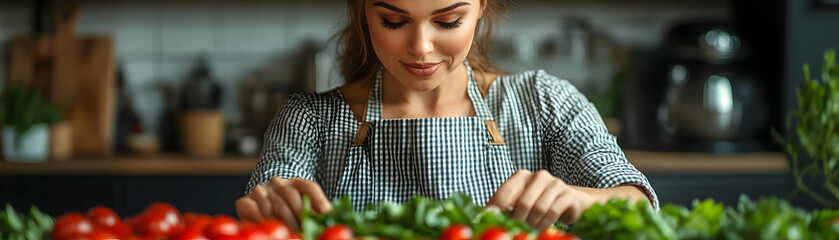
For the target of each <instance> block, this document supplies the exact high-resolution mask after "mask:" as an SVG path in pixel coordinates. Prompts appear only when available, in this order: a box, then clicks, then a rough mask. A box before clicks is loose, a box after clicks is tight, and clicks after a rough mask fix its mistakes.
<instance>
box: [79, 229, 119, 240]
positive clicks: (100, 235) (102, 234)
mask: <svg viewBox="0 0 839 240" xmlns="http://www.w3.org/2000/svg"><path fill="white" fill-rule="evenodd" d="M85 239H86V240H113V239H119V237H117V235H116V234H114V233H112V232H111V231H108V230H107V229H104V228H94V230H93V232H91V233H90V234H88V235H87V237H86V238H85Z"/></svg>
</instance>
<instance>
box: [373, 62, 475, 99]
mask: <svg viewBox="0 0 839 240" xmlns="http://www.w3.org/2000/svg"><path fill="white" fill-rule="evenodd" d="M468 84H469V81H468V75H467V72H466V67H465V66H464V65H463V64H461V65H460V66H458V67H457V68H456V69H455V70H454V71H452V72H451V73H450V74H449V75H448V76H446V78H445V79H444V80H443V82H442V83H440V85H438V86H437V87H435V88H433V89H431V90H428V91H416V90H413V89H410V88H408V87H406V86H405V85H404V84H402V83H400V82H399V81H398V80H396V79H395V77H394V76H393V75H392V74H390V72H388V71H384V72H383V73H382V104H383V105H390V106H410V107H412V108H414V109H425V110H431V109H436V108H438V106H442V105H446V104H448V103H452V102H456V101H462V100H464V99H466V100H469V95H468V94H467V91H466V89H467V88H468V86H469V85H468Z"/></svg>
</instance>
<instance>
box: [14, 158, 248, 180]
mask: <svg viewBox="0 0 839 240" xmlns="http://www.w3.org/2000/svg"><path fill="white" fill-rule="evenodd" d="M258 159H259V158H258V157H255V156H254V157H245V156H223V157H212V158H201V157H192V156H184V155H161V156H154V157H131V156H118V157H114V158H106V159H96V158H80V159H70V160H66V161H47V162H44V163H12V162H6V161H0V176H4V175H5V176H13V175H45V176H46V175H55V176H57V175H67V176H94V175H104V176H112V175H250V174H251V171H253V167H254V166H255V165H256V162H257V160H258Z"/></svg>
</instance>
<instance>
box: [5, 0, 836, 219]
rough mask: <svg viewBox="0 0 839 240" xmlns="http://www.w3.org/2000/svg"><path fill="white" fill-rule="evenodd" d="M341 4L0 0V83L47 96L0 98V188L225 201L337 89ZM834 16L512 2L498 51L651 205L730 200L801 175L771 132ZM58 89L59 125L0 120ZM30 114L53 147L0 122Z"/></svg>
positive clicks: (76, 201)
mask: <svg viewBox="0 0 839 240" xmlns="http://www.w3.org/2000/svg"><path fill="white" fill-rule="evenodd" d="M345 10H346V8H345V3H344V2H343V1H336V0H315V1H289V0H280V1H278V0H247V1H232V0H212V1H191V0H174V1H159V0H154V1H139V0H138V1H129V0H117V1H101V0H91V1H74V2H70V1H45V0H39V1H7V0H0V89H3V90H4V92H6V93H7V94H6V95H9V96H10V95H11V94H14V93H15V92H25V91H24V90H20V89H19V88H18V87H16V86H19V85H20V84H24V83H25V84H26V85H27V86H33V87H34V88H35V89H37V90H38V91H39V92H40V93H41V94H42V95H43V99H44V102H45V103H44V104H42V105H37V106H33V105H26V104H20V105H21V107H18V108H16V109H14V110H8V109H7V110H4V111H5V114H6V116H4V119H5V121H6V122H7V123H5V125H6V127H4V139H3V140H2V144H3V145H4V147H3V151H4V155H3V158H4V159H5V161H0V202H9V203H12V204H13V205H14V206H15V207H17V208H21V207H25V206H28V205H30V204H34V205H37V206H39V207H40V208H42V209H43V210H44V211H46V212H48V213H51V214H60V213H62V212H66V211H84V210H86V209H88V208H90V207H92V206H95V205H107V206H110V207H112V208H113V209H114V210H116V211H117V212H118V213H120V214H121V215H125V214H134V213H137V212H139V211H141V210H142V208H143V207H145V206H147V205H148V204H149V203H151V202H154V201H165V202H169V203H172V204H174V205H175V206H176V207H178V208H179V209H181V210H182V211H195V212H204V213H225V214H230V215H234V216H235V211H234V208H233V201H234V200H235V199H236V198H238V197H240V196H241V195H242V194H243V192H244V189H245V184H246V182H247V180H248V178H249V175H250V172H251V170H252V169H253V166H254V165H255V163H256V161H257V160H258V155H259V153H260V151H261V144H262V134H263V133H264V131H265V127H266V126H267V125H268V123H269V121H270V120H271V119H272V118H273V116H274V114H275V113H276V111H277V109H278V107H281V104H282V102H283V101H284V100H285V98H286V97H287V96H288V94H290V93H292V92H299V91H306V92H324V91H328V90H331V89H333V88H335V87H337V86H340V85H341V84H342V82H343V80H342V79H341V78H340V76H339V74H338V72H337V69H336V66H337V65H336V64H335V63H336V62H335V61H334V59H335V57H336V52H335V39H334V38H333V36H334V33H336V32H337V31H339V30H340V29H341V28H342V27H343V24H344V22H345V19H344V18H345ZM837 22H839V3H837V2H836V1H833V0H769V1H758V0H675V1H674V0H634V1H620V0H588V1H583V0H562V1H548V0H518V1H513V2H510V4H509V9H508V12H507V14H506V15H505V16H504V20H503V22H502V23H501V24H499V26H498V28H497V30H496V31H495V39H494V44H493V48H492V51H491V56H492V57H493V59H494V60H495V61H496V63H498V64H499V65H500V66H501V67H502V68H504V69H505V70H507V71H509V72H512V73H518V72H521V71H525V70H531V69H545V70H546V71H547V72H549V73H551V74H553V75H556V76H559V77H561V78H565V79H567V80H569V81H571V82H572V83H573V84H574V85H575V86H576V87H577V88H578V89H580V90H581V91H582V92H583V93H584V94H586V96H587V97H588V98H589V100H591V101H592V102H594V103H595V105H596V106H597V108H598V109H599V110H600V111H601V115H603V117H604V120H605V122H606V124H607V126H608V127H609V130H610V131H611V132H612V133H613V134H615V135H616V136H617V137H618V141H619V143H620V145H621V146H622V147H623V148H624V150H625V151H626V154H627V157H628V158H629V160H630V161H631V162H632V163H633V164H635V165H636V167H638V168H639V169H640V170H641V171H643V172H644V173H645V174H647V176H648V177H649V178H650V180H651V182H652V184H653V186H654V187H655V188H656V190H657V192H658V194H659V197H660V199H661V201H662V203H677V204H683V205H689V204H690V202H691V200H692V199H694V198H707V197H713V198H716V199H718V200H719V201H722V202H726V203H734V202H736V200H737V197H738V196H739V194H740V193H746V194H749V195H752V196H760V195H767V196H788V195H789V194H790V192H791V191H792V190H793V188H794V186H793V185H794V184H792V182H791V181H792V180H791V177H790V174H789V172H788V167H787V166H788V164H787V160H786V159H787V158H786V156H785V155H784V153H783V152H782V151H781V147H780V145H779V144H777V143H776V142H775V141H774V140H773V139H772V136H771V134H770V132H771V129H776V130H778V131H779V132H782V133H784V132H786V131H784V130H783V129H784V121H785V113H786V112H787V110H788V109H790V108H791V107H794V106H796V104H797V98H796V96H795V87H797V86H799V85H801V84H802V83H803V82H804V75H803V73H802V70H801V69H802V65H803V64H804V63H810V64H811V68H812V71H814V72H816V73H817V72H819V71H820V66H821V63H822V59H823V57H822V56H823V53H824V50H826V49H828V48H832V47H835V46H836V45H837V44H839V31H836V30H835V26H834V25H835V23H837ZM24 95H25V94H24ZM4 99H5V100H6V101H7V103H8V102H14V101H12V100H8V99H6V98H4ZM33 99H34V98H33ZM25 102H30V101H25ZM49 103H52V105H56V106H59V108H58V109H57V110H55V111H54V112H56V113H55V114H52V115H49V116H52V119H58V120H56V121H49V120H48V119H51V118H50V117H48V116H47V117H44V119H47V120H44V121H40V122H39V121H33V120H31V119H30V120H26V119H23V120H21V119H17V120H16V119H15V118H14V117H8V116H23V115H25V114H23V113H25V112H26V111H40V110H41V109H49V107H48V105H50V104H49ZM45 116H46V115H45ZM9 122H14V123H15V124H9ZM28 123H31V124H28ZM36 123H48V125H47V126H49V127H48V128H43V129H41V130H38V127H37V125H33V124H36ZM27 124H28V125H33V126H35V127H32V128H31V129H32V130H31V131H30V132H37V131H40V132H43V133H42V135H38V136H41V137H37V136H36V137H31V138H30V139H36V140H37V139H41V140H40V142H44V141H46V142H48V144H25V143H24V144H20V143H19V142H18V141H14V140H12V141H10V140H8V139H15V138H14V133H8V135H9V136H10V137H9V138H7V137H6V136H5V135H7V133H6V132H8V131H6V129H18V130H20V129H22V128H17V126H18V125H27ZM33 136H34V135H33ZM43 136H48V137H46V138H44V137H43ZM24 138H25V137H24ZM36 140H32V141H36ZM23 141H27V140H23ZM14 143H18V145H21V146H26V147H18V148H15V147H7V146H14ZM33 146H34V147H33ZM37 146H42V147H40V149H39V147H37ZM26 148H32V149H26ZM797 201H798V202H797V203H798V204H799V205H801V206H805V207H808V206H809V207H813V206H815V205H814V204H813V203H812V202H809V201H807V200H806V199H799V200H797Z"/></svg>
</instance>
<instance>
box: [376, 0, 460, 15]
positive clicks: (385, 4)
mask: <svg viewBox="0 0 839 240" xmlns="http://www.w3.org/2000/svg"><path fill="white" fill-rule="evenodd" d="M463 5H472V4H470V3H468V2H457V3H455V4H452V5H451V6H448V7H444V8H441V9H437V10H434V11H432V12H431V15H437V14H440V13H444V12H448V11H451V10H454V9H455V8H458V7H460V6H463ZM373 6H379V7H383V8H387V9H390V10H391V11H394V12H398V13H403V14H408V11H405V10H403V9H401V8H398V7H395V6H393V5H390V4H387V3H384V2H375V3H373Z"/></svg>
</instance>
